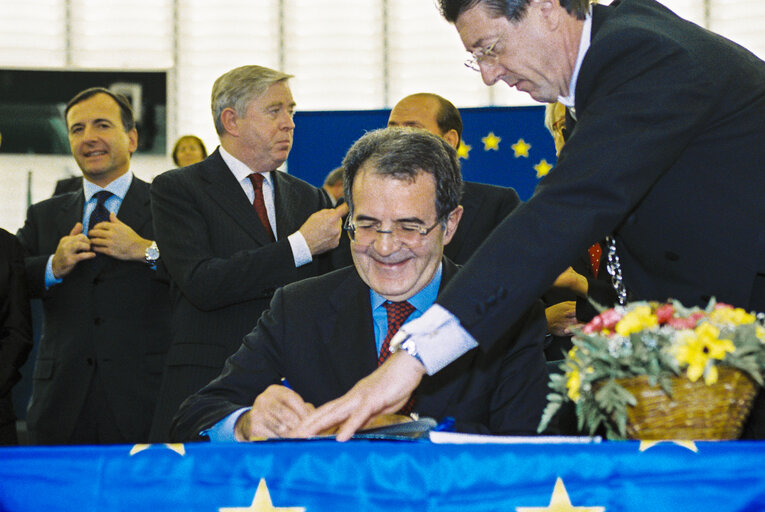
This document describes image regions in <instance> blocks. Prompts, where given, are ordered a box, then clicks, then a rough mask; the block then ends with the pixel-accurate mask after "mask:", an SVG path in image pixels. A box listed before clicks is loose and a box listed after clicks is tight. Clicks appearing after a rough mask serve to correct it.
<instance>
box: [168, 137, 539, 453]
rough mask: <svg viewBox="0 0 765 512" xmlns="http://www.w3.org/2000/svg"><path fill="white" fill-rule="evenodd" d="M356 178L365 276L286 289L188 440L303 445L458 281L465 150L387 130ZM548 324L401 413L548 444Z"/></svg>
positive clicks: (464, 367) (480, 358) (359, 252)
mask: <svg viewBox="0 0 765 512" xmlns="http://www.w3.org/2000/svg"><path fill="white" fill-rule="evenodd" d="M343 168H344V169H345V180H344V181H345V197H346V198H347V199H348V203H349V205H350V214H349V217H348V220H347V221H346V229H347V230H348V233H349V235H350V238H351V240H352V242H351V252H352V255H353V262H354V265H353V266H352V267H346V268H344V269H341V270H338V271H336V272H333V273H330V274H327V275H323V276H320V277H316V278H312V279H308V280H305V281H301V282H299V283H294V284H290V285H287V286H285V287H284V288H282V289H280V290H279V291H277V292H276V295H275V296H274V299H273V300H272V302H271V307H270V309H269V310H268V311H266V312H265V313H264V314H263V316H262V317H261V319H260V321H259V322H258V325H257V326H256V328H255V329H254V330H253V331H252V332H251V333H250V334H248V335H247V336H246V337H245V340H244V343H243V344H242V346H241V347H240V348H239V351H238V352H237V353H236V354H235V355H234V356H232V357H231V358H230V359H229V360H228V361H227V363H226V367H225V369H224V371H223V374H222V375H221V376H220V377H219V378H218V379H216V380H215V381H213V382H212V383H210V384H209V385H208V386H206V387H205V388H204V389H203V390H202V391H200V392H199V393H197V394H196V395H194V396H192V397H191V398H189V399H188V400H187V401H186V402H185V403H184V405H183V406H182V407H181V410H180V411H179V413H178V416H177V417H176V421H175V426H174V435H175V436H177V437H178V438H179V439H181V440H186V439H194V438H197V436H198V435H199V434H200V433H201V432H202V431H205V434H206V435H208V436H209V437H211V438H212V439H226V438H228V439H233V438H234V437H236V439H237V440H239V441H243V440H248V439H252V438H256V437H283V436H287V435H289V431H290V429H291V428H293V427H295V426H296V425H297V424H298V423H299V421H300V420H301V419H302V418H303V417H305V416H306V415H307V414H308V413H309V412H310V411H311V410H312V409H313V405H312V404H315V405H320V404H323V403H325V402H327V401H329V400H332V399H333V398H336V397H338V396H340V395H341V394H343V393H345V392H346V391H347V390H348V389H350V388H351V387H352V386H353V385H354V383H355V382H356V381H357V380H358V379H359V378H361V377H363V376H364V375H365V374H367V373H368V372H370V371H372V370H373V369H374V368H376V367H377V366H378V365H379V364H380V362H381V361H384V360H385V358H386V357H387V356H388V355H389V354H390V351H391V350H395V348H391V347H390V338H391V337H392V336H393V334H394V332H395V330H396V329H398V327H399V326H400V325H401V322H403V321H405V320H406V319H411V318H416V317H418V316H420V315H421V314H422V313H423V312H424V311H425V310H426V309H427V308H428V307H430V305H431V304H432V303H433V301H434V300H435V298H436V295H437V293H438V291H439V290H440V289H441V288H443V286H444V284H445V283H446V282H447V281H448V280H450V279H451V278H452V276H453V275H454V274H455V273H456V271H457V267H456V266H455V265H454V264H453V263H452V262H451V261H449V259H447V258H444V257H443V250H444V245H446V244H448V243H449V242H450V240H451V239H452V237H453V236H454V232H455V230H456V229H457V226H458V224H459V221H460V217H461V216H462V207H461V206H459V195H460V187H461V181H462V180H461V177H460V171H459V162H458V159H457V154H456V151H454V149H453V148H451V147H450V146H449V145H448V144H447V143H446V142H445V141H444V140H443V139H440V138H439V137H436V136H434V135H431V134H429V133H426V132H423V131H414V130H399V129H386V130H378V131H375V132H371V133H368V134H366V135H365V136H364V137H362V138H361V139H359V141H357V142H356V143H355V144H354V145H353V147H352V148H351V149H350V151H349V152H348V155H347V156H346V158H345V160H344V161H343ZM399 308H400V309H401V310H402V311H401V312H400V313H399V314H400V316H399V317H398V322H399V323H398V324H396V323H395V320H394V318H395V317H396V316H397V314H396V313H394V312H395V311H396V310H399ZM544 327H545V326H544V315H543V314H542V308H541V303H540V304H539V305H537V307H536V308H534V309H533V311H530V312H529V314H527V315H525V316H524V317H523V319H522V320H521V321H519V322H517V324H516V325H515V326H513V328H512V329H511V330H510V331H509V332H508V333H506V334H507V335H506V336H505V337H503V342H500V343H497V344H496V345H495V347H494V349H493V350H492V351H489V352H485V353H484V352H478V351H474V352H472V353H470V354H466V355H465V356H464V357H462V358H460V359H459V360H458V361H456V362H454V363H453V364H451V365H449V366H448V367H447V368H446V369H444V371H443V372H442V373H440V374H439V375H437V376H434V377H432V378H426V379H424V380H423V381H422V383H421V384H420V386H419V387H418V388H417V392H416V394H415V398H414V401H413V403H412V404H411V406H410V405H404V404H403V403H402V404H400V406H399V407H397V408H396V410H398V409H399V408H401V406H404V407H403V408H401V411H400V413H407V412H409V411H410V410H413V411H415V412H417V413H419V414H420V415H424V416H429V417H433V418H437V419H442V418H444V417H445V416H452V417H454V418H455V420H456V428H457V429H458V430H460V431H467V432H481V433H502V434H532V433H534V432H535V430H536V425H537V424H538V423H539V418H540V416H541V411H542V409H543V408H544V404H545V394H546V382H547V370H546V366H545V362H544V357H543V356H542V339H543V337H544ZM281 379H285V381H287V382H289V384H290V385H291V388H288V387H286V385H285V384H284V381H282V380H281ZM410 407H411V409H410Z"/></svg>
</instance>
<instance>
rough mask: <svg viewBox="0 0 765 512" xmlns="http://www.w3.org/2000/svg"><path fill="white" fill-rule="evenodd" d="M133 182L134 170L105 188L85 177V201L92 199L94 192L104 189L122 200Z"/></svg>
mask: <svg viewBox="0 0 765 512" xmlns="http://www.w3.org/2000/svg"><path fill="white" fill-rule="evenodd" d="M131 183H133V172H132V171H130V170H128V172H126V173H125V174H123V175H122V176H120V177H119V178H117V179H116V180H114V181H112V182H111V183H109V184H108V185H106V186H105V187H103V188H102V187H99V186H98V185H96V184H95V183H91V182H90V181H88V180H86V179H83V180H82V190H83V192H84V193H85V202H88V201H90V200H91V198H92V197H93V194H95V193H96V192H100V191H102V190H106V191H107V192H111V193H112V194H114V195H115V196H117V197H119V198H120V201H122V200H123V199H125V194H127V191H128V189H129V188H130V184H131Z"/></svg>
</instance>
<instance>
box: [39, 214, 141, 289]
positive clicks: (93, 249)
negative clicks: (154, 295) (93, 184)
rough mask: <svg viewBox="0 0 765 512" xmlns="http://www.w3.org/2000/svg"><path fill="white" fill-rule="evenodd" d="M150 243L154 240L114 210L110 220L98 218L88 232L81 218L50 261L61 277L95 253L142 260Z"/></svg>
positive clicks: (92, 256) (60, 242) (62, 240)
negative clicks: (125, 221) (142, 234)
mask: <svg viewBox="0 0 765 512" xmlns="http://www.w3.org/2000/svg"><path fill="white" fill-rule="evenodd" d="M149 245H151V240H146V239H145V238H142V237H141V236H139V235H138V233H136V232H135V231H134V230H133V228H131V227H130V226H128V225H127V224H125V223H124V222H122V221H121V220H119V219H118V218H117V216H116V215H115V214H114V213H111V214H109V221H108V222H99V223H98V224H96V225H95V226H93V227H92V229H91V230H90V232H89V233H88V235H85V234H84V233H83V232H82V223H81V222H78V223H76V224H75V225H74V227H73V228H72V230H71V231H70V232H69V234H68V235H67V236H64V237H62V238H61V240H59V242H58V247H56V253H55V254H54V255H53V261H52V262H51V266H52V269H53V275H54V276H55V277H56V278H57V279H60V278H62V277H64V276H65V275H67V274H68V273H70V272H71V271H72V269H74V267H75V266H76V265H77V264H78V263H79V262H81V261H84V260H89V259H93V258H95V257H96V254H105V255H107V256H111V257H112V258H116V259H118V260H125V261H128V260H132V261H143V259H144V253H145V251H146V248H147V247H149Z"/></svg>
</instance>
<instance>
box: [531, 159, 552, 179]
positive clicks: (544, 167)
mask: <svg viewBox="0 0 765 512" xmlns="http://www.w3.org/2000/svg"><path fill="white" fill-rule="evenodd" d="M552 168H553V166H552V165H550V164H549V163H547V160H545V159H544V158H543V159H542V161H541V162H539V163H538V164H537V165H535V166H534V170H535V171H537V178H541V177H543V176H547V173H548V172H550V169H552Z"/></svg>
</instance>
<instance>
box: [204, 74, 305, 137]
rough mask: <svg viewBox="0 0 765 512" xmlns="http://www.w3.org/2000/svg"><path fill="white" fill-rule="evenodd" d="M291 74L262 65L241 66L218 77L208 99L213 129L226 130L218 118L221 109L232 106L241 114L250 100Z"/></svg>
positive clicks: (219, 132) (221, 132)
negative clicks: (213, 123) (213, 124)
mask: <svg viewBox="0 0 765 512" xmlns="http://www.w3.org/2000/svg"><path fill="white" fill-rule="evenodd" d="M293 76H294V75H289V74H287V73H283V72H281V71H276V70H275V69H270V68H266V67H263V66H241V67H238V68H234V69H232V70H231V71H229V72H227V73H224V74H223V75H221V76H220V77H218V79H217V80H216V81H215V83H214V84H213V88H212V96H211V101H210V103H211V108H212V116H213V121H215V131H216V132H218V135H222V134H223V133H224V132H225V131H226V130H225V128H224V127H223V122H222V121H221V119H220V115H221V113H222V112H223V110H225V109H227V108H232V109H234V111H235V112H236V113H237V115H239V116H243V115H244V114H245V112H246V111H247V105H249V104H250V102H251V101H252V100H254V99H255V98H257V97H258V96H260V95H261V94H263V93H264V92H266V90H267V89H268V88H269V87H271V86H272V85H273V84H275V83H277V82H283V81H285V80H289V79H290V78H292V77H293Z"/></svg>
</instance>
